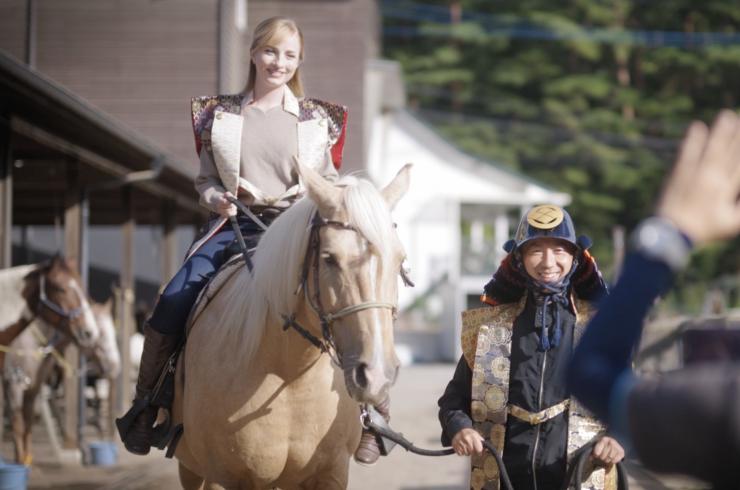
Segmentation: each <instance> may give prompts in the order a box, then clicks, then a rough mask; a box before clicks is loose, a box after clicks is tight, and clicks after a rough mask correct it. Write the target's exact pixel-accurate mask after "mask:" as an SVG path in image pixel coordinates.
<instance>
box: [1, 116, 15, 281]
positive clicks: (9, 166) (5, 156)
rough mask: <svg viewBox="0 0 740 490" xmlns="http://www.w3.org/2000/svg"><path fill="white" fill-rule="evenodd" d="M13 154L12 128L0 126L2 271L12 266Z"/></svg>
mask: <svg viewBox="0 0 740 490" xmlns="http://www.w3.org/2000/svg"><path fill="white" fill-rule="evenodd" d="M12 233H13V153H12V151H11V145H10V128H9V127H8V126H7V125H0V269H5V268H7V267H10V266H11V265H12V260H13V257H12V251H13V239H12Z"/></svg>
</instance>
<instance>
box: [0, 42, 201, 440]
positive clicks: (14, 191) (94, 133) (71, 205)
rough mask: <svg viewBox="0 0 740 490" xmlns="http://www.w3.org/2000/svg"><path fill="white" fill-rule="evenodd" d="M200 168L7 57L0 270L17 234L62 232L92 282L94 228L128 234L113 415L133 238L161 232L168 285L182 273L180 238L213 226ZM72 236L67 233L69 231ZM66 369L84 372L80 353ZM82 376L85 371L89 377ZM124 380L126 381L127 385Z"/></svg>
mask: <svg viewBox="0 0 740 490" xmlns="http://www.w3.org/2000/svg"><path fill="white" fill-rule="evenodd" d="M195 171H196V169H195V167H194V166H193V165H189V164H186V163H185V162H182V161H178V159H177V158H176V157H173V156H172V155H170V154H168V153H167V152H165V151H163V150H162V149H160V148H158V147H157V146H156V145H154V144H153V143H151V142H150V141H148V140H147V138H146V137H144V136H142V135H141V134H138V133H136V132H135V131H133V130H131V129H130V128H128V127H126V126H125V125H123V124H121V123H120V122H118V121H116V120H115V119H113V118H112V117H110V116H108V115H106V114H104V113H102V112H101V111H99V110H97V109H96V108H95V107H93V106H92V105H91V104H89V103H87V102H86V101H85V100H83V99H82V98H80V97H78V96H77V95H75V94H74V93H72V92H70V91H68V90H66V89H65V88H64V87H62V86H61V85H59V84H57V83H55V82H54V81H53V80H50V79H48V78H46V77H44V76H43V75H42V74H40V73H38V72H36V71H34V70H33V69H31V68H29V67H28V66H26V65H24V64H22V63H20V62H18V61H17V60H15V59H14V58H12V57H10V56H8V55H6V54H5V53H3V52H2V51H0V268H5V267H10V266H12V265H14V264H12V263H11V261H12V258H11V250H12V239H11V236H12V229H13V226H14V225H19V226H21V227H23V226H33V225H54V224H57V225H58V226H59V227H60V229H63V236H64V239H63V242H64V254H65V255H66V256H67V257H71V258H74V259H76V260H77V262H78V264H79V266H80V273H81V276H82V278H83V281H87V277H88V260H89V254H88V250H89V248H88V247H89V244H88V238H87V233H88V228H89V227H90V226H92V225H115V226H118V227H120V230H121V250H122V258H121V263H122V267H121V270H120V281H119V282H120V289H121V293H120V294H119V297H120V298H119V299H120V301H119V304H118V308H117V314H116V316H117V322H116V323H117V325H118V341H119V346H120V349H121V357H122V361H123V366H122V370H121V372H122V376H124V377H123V378H122V379H121V380H119V383H118V385H119V386H118V387H117V389H116V390H113V391H114V392H116V393H117V395H118V396H117V397H116V398H117V400H116V401H115V404H114V407H115V410H114V411H115V412H117V413H120V412H121V409H122V408H123V405H124V404H125V403H128V401H129V400H130V399H131V385H130V383H129V377H128V374H129V373H130V362H129V352H128V344H129V343H128V339H129V337H130V336H131V334H132V332H133V329H134V318H133V304H134V300H135V298H134V288H133V286H134V281H135V277H134V267H133V266H134V260H135V256H136V251H135V250H134V230H135V228H136V226H137V224H147V225H161V226H162V239H161V247H162V252H161V257H162V277H163V278H168V277H171V275H172V274H173V273H174V270H175V267H176V263H177V262H176V261H177V258H176V257H175V230H176V227H177V226H178V225H197V224H199V223H201V222H202V221H203V220H204V218H205V210H204V209H203V208H202V207H200V206H199V205H198V200H197V195H196V193H195V191H194V189H193V184H192V182H193V176H194V172H195ZM62 227H63V228H62ZM66 359H67V362H69V363H70V364H72V365H75V366H77V365H79V364H80V363H81V362H83V363H84V359H79V356H78V352H77V349H68V350H67V353H66ZM79 372H84V369H80V370H79ZM120 381H125V382H120ZM81 388H82V385H81V384H80V379H78V378H75V377H72V378H67V379H66V381H65V420H64V424H63V431H62V432H63V433H64V435H65V437H64V446H65V447H67V448H77V447H79V443H80V441H79V434H80V424H81V420H82V419H81V415H80V410H81V409H83V408H84V404H81V403H80V399H81V395H80V393H81Z"/></svg>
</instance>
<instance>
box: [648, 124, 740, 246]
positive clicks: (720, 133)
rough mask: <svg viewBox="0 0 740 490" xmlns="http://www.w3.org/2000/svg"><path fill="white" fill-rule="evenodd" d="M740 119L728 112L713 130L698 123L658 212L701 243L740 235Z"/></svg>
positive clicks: (685, 142) (691, 129)
mask: <svg viewBox="0 0 740 490" xmlns="http://www.w3.org/2000/svg"><path fill="white" fill-rule="evenodd" d="M739 192H740V118H739V117H738V116H737V114H735V113H734V112H732V111H729V110H723V111H722V112H720V113H719V115H718V116H717V119H716V120H715V121H714V123H713V124H712V127H711V128H707V126H706V125H705V124H704V123H702V122H694V123H692V124H691V126H689V130H688V132H687V133H686V136H685V137H684V139H683V142H682V143H681V151H680V153H679V156H678V159H677V160H676V164H675V165H674V167H673V172H672V173H671V176H670V178H669V179H668V182H667V184H666V186H665V189H664V190H663V196H662V197H661V199H660V204H659V205H658V209H657V214H658V216H661V217H663V218H667V219H668V220H670V221H671V222H672V223H673V224H674V225H675V226H676V227H677V228H678V229H679V230H681V231H682V232H684V233H685V234H686V235H688V237H689V238H691V240H692V241H693V242H694V244H696V245H703V244H705V243H707V242H711V241H714V240H720V239H723V238H731V237H733V236H735V235H737V234H738V232H740V204H739V203H738V193H739Z"/></svg>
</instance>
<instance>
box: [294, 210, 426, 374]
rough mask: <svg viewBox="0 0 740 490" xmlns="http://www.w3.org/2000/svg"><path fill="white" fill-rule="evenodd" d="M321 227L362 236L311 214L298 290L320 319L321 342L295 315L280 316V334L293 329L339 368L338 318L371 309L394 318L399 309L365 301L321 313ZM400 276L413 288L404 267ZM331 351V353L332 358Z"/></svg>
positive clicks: (390, 304) (358, 231)
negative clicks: (334, 329)
mask: <svg viewBox="0 0 740 490" xmlns="http://www.w3.org/2000/svg"><path fill="white" fill-rule="evenodd" d="M324 226H334V227H337V228H341V229H344V230H350V231H354V232H355V233H358V234H359V235H360V236H362V233H361V232H360V230H358V229H357V228H355V227H354V226H352V225H351V224H349V223H345V222H342V221H334V220H327V219H325V218H322V217H321V216H320V215H319V213H318V211H317V212H316V214H314V217H313V219H312V220H311V232H310V236H309V239H308V247H307V248H306V258H305V260H304V261H303V270H302V272H301V281H300V285H299V287H298V289H299V290H300V289H303V294H304V295H305V296H306V299H307V300H308V304H309V305H310V306H311V309H312V310H313V311H314V312H315V313H316V315H317V316H318V317H319V321H320V322H321V336H322V337H323V338H321V339H319V338H317V337H316V336H315V335H314V334H312V333H311V332H309V331H308V330H307V329H306V328H304V327H303V326H301V325H300V324H299V323H298V322H297V321H296V319H295V313H293V314H291V315H283V321H284V323H283V330H284V331H285V330H287V329H288V328H294V329H295V330H296V331H297V332H298V333H300V334H301V335H302V336H303V337H304V338H305V339H306V340H308V341H309V342H311V343H312V344H313V345H315V346H316V347H317V348H318V349H319V350H320V351H321V352H326V353H327V354H329V355H330V356H331V357H332V360H333V361H334V363H335V364H336V365H337V366H339V367H341V366H342V361H341V359H340V357H339V352H338V351H337V348H336V345H335V343H334V336H333V335H332V333H331V325H332V323H334V321H336V320H338V319H340V318H344V317H346V316H349V315H352V314H354V313H358V312H360V311H363V310H368V309H371V308H384V309H389V310H391V312H392V314H393V318H395V317H396V312H397V310H398V307H397V306H396V305H395V304H393V303H387V302H380V301H365V302H362V303H358V304H353V305H349V306H345V307H344V308H340V309H339V310H338V311H335V312H328V313H327V312H326V311H325V310H324V306H323V304H322V303H321V288H320V287H319V253H320V249H321V237H320V235H319V231H320V229H321V228H322V227H324ZM309 268H310V269H311V270H312V271H313V289H314V292H313V295H312V294H311V293H310V292H309V291H308V275H309ZM400 274H401V277H402V279H403V281H404V284H406V285H407V286H409V285H410V286H413V283H412V282H411V280H410V279H409V278H408V275H407V272H406V271H405V270H404V268H403V267H401V271H400ZM332 351H333V352H334V354H333V355H332Z"/></svg>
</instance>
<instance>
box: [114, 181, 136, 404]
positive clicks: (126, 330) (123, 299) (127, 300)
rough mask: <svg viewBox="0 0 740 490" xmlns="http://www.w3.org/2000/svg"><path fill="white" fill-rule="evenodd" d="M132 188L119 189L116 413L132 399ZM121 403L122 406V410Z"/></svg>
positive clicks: (133, 227) (133, 228) (133, 300)
mask: <svg viewBox="0 0 740 490" xmlns="http://www.w3.org/2000/svg"><path fill="white" fill-rule="evenodd" d="M132 192H133V189H132V188H131V187H130V186H128V187H125V188H124V189H123V202H122V208H123V212H124V213H125V214H126V217H125V219H124V222H123V224H122V225H121V234H122V236H121V238H122V246H121V252H122V255H123V257H122V259H121V293H120V307H119V308H118V314H119V315H120V316H119V325H120V330H119V332H120V338H119V344H118V345H119V346H120V350H121V380H120V382H119V386H120V388H119V393H120V396H119V397H118V399H119V400H120V402H121V406H119V413H123V411H125V410H126V409H127V407H128V404H129V402H130V401H131V400H132V398H133V397H132V393H133V390H132V372H131V351H130V348H129V346H130V341H131V335H133V333H134V330H135V325H134V323H135V318H134V304H135V295H134V231H135V230H136V221H135V219H134V204H133V201H134V200H133V198H132V195H131V194H132ZM124 406H126V408H125V409H124Z"/></svg>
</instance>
